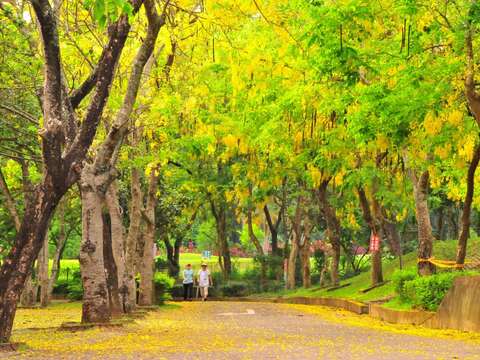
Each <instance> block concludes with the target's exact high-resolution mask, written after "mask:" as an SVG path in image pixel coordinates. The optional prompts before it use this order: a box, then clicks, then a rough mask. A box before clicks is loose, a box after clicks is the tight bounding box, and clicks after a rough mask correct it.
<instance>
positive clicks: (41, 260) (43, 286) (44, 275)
mask: <svg viewBox="0 0 480 360" xmlns="http://www.w3.org/2000/svg"><path fill="white" fill-rule="evenodd" d="M37 262H38V282H39V284H40V306H41V307H47V306H48V304H49V302H50V301H49V292H48V285H49V279H48V233H47V234H46V235H45V240H44V241H43V246H42V249H41V250H40V254H39V256H38V259H37Z"/></svg>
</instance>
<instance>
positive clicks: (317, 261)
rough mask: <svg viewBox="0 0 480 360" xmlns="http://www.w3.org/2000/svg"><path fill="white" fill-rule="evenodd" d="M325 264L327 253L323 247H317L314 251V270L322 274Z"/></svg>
mask: <svg viewBox="0 0 480 360" xmlns="http://www.w3.org/2000/svg"><path fill="white" fill-rule="evenodd" d="M324 266H325V253H324V252H323V250H321V249H315V252H314V253H313V272H314V273H317V274H320V273H321V272H322V269H323V267H324Z"/></svg>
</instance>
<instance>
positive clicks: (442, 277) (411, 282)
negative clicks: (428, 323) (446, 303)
mask: <svg viewBox="0 0 480 360" xmlns="http://www.w3.org/2000/svg"><path fill="white" fill-rule="evenodd" d="M475 274H476V273H475V272H459V271H454V272H442V273H439V274H435V275H431V276H418V275H417V273H416V269H409V270H404V271H399V272H396V273H395V274H394V276H393V281H394V284H395V290H396V292H397V294H398V295H399V297H400V300H401V301H402V302H404V303H411V304H412V305H413V307H414V308H420V309H424V310H429V311H436V310H437V308H438V306H439V305H440V303H441V302H442V300H443V298H444V297H445V294H446V293H447V292H448V290H449V289H450V288H451V287H452V284H453V281H454V280H455V278H457V277H458V276H468V275H475Z"/></svg>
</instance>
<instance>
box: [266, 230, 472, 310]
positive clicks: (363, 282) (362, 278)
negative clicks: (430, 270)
mask: <svg viewBox="0 0 480 360" xmlns="http://www.w3.org/2000/svg"><path fill="white" fill-rule="evenodd" d="M456 247H457V242H456V240H449V241H436V242H435V243H434V255H435V257H436V258H437V259H442V260H454V259H455V254H456ZM479 247H480V239H479V238H476V239H470V240H469V245H468V252H467V254H472V253H477V254H478V248H479ZM467 260H468V258H467ZM416 265H417V254H416V253H415V252H412V253H409V254H406V255H404V256H403V268H404V269H405V268H411V267H415V266H416ZM398 268H399V261H398V259H393V260H384V261H383V278H384V280H385V281H388V280H390V279H391V278H392V274H393V273H394V272H395V270H397V269H398ZM346 283H351V285H349V286H347V287H344V288H340V289H337V290H333V291H327V289H319V288H318V287H315V285H313V286H312V288H310V289H303V288H299V289H296V290H285V291H281V292H278V293H265V294H260V295H258V296H259V297H272V296H283V297H287V298H288V297H335V298H344V299H351V300H357V301H362V302H369V301H377V300H383V299H388V298H391V297H394V296H395V289H394V286H393V283H392V282H391V281H390V282H388V283H386V284H385V285H383V286H380V287H377V288H375V289H373V290H370V291H368V292H366V293H363V292H361V290H363V289H366V288H368V287H369V286H370V284H371V280H370V271H366V272H363V273H361V274H359V275H357V276H354V277H352V278H350V279H346V280H343V281H342V282H341V284H346ZM386 306H387V307H390V308H396V309H403V310H406V309H409V308H411V306H410V305H409V304H400V303H399V302H398V300H396V299H392V300H390V301H389V302H388V303H387V305H386Z"/></svg>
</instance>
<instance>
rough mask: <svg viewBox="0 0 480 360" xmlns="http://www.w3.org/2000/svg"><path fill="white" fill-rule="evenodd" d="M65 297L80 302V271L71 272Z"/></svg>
mask: <svg viewBox="0 0 480 360" xmlns="http://www.w3.org/2000/svg"><path fill="white" fill-rule="evenodd" d="M67 297H68V298H69V299H70V300H82V298H83V285H82V274H81V273H80V270H74V271H72V277H71V278H70V279H69V281H68V283H67Z"/></svg>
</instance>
